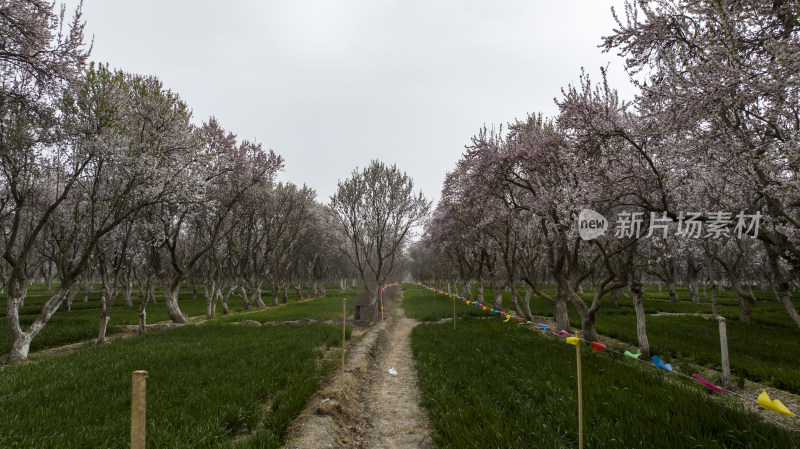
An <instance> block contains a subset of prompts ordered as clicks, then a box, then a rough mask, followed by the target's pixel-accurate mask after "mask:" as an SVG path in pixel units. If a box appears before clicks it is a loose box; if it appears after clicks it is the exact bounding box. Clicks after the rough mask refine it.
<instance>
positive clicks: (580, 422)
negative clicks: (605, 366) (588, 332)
mask: <svg viewBox="0 0 800 449" xmlns="http://www.w3.org/2000/svg"><path fill="white" fill-rule="evenodd" d="M575 336H576V337H578V343H577V344H576V345H575V350H576V352H577V354H578V355H577V357H578V449H583V382H582V380H583V378H582V375H581V340H580V334H579V333H578V331H575Z"/></svg>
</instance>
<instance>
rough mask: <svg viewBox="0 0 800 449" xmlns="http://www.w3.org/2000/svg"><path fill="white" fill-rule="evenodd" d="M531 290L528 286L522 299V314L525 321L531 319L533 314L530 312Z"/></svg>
mask: <svg viewBox="0 0 800 449" xmlns="http://www.w3.org/2000/svg"><path fill="white" fill-rule="evenodd" d="M532 292H533V290H531V288H530V287H528V288H526V289H525V298H524V299H523V300H522V316H523V317H524V318H525V321H532V320H533V314H532V313H531V293H532Z"/></svg>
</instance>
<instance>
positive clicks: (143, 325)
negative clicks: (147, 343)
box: [139, 294, 150, 335]
mask: <svg viewBox="0 0 800 449" xmlns="http://www.w3.org/2000/svg"><path fill="white" fill-rule="evenodd" d="M148 301H150V295H149V294H147V295H145V296H144V298H142V303H141V304H139V335H144V333H145V331H147V303H148Z"/></svg>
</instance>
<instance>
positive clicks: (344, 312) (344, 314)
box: [342, 298, 347, 385]
mask: <svg viewBox="0 0 800 449" xmlns="http://www.w3.org/2000/svg"><path fill="white" fill-rule="evenodd" d="M346 327H347V298H342V384H343V385H344V338H345V328H346Z"/></svg>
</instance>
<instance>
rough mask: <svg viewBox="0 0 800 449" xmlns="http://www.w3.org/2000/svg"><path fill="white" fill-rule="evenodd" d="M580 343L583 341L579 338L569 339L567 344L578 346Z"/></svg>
mask: <svg viewBox="0 0 800 449" xmlns="http://www.w3.org/2000/svg"><path fill="white" fill-rule="evenodd" d="M579 341H581V339H580V338H578V337H567V344H570V345H575V346H577V345H578V342H579Z"/></svg>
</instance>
